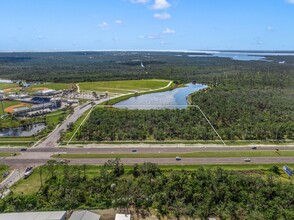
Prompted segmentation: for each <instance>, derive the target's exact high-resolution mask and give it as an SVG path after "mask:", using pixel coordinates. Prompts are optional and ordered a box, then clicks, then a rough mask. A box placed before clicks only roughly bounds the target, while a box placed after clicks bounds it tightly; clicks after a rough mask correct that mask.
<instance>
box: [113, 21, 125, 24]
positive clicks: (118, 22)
mask: <svg viewBox="0 0 294 220" xmlns="http://www.w3.org/2000/svg"><path fill="white" fill-rule="evenodd" d="M115 23H116V24H122V23H123V21H122V20H115Z"/></svg>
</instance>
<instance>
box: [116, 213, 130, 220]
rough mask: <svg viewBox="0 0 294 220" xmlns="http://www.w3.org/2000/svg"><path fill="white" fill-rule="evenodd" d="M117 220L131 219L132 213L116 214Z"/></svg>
mask: <svg viewBox="0 0 294 220" xmlns="http://www.w3.org/2000/svg"><path fill="white" fill-rule="evenodd" d="M115 220H131V215H130V214H116V215H115Z"/></svg>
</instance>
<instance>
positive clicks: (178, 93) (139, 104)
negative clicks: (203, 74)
mask: <svg viewBox="0 0 294 220" xmlns="http://www.w3.org/2000/svg"><path fill="white" fill-rule="evenodd" d="M205 88H207V86H206V85H202V84H192V83H190V84H187V85H186V87H181V88H176V89H174V90H170V91H166V92H158V93H151V94H146V95H140V96H136V97H132V98H129V99H127V100H125V101H121V102H119V103H117V104H115V105H114V107H116V108H120V109H146V110H147V109H184V108H187V107H188V103H187V97H188V96H189V95H190V94H191V93H194V92H197V91H199V90H201V89H205Z"/></svg>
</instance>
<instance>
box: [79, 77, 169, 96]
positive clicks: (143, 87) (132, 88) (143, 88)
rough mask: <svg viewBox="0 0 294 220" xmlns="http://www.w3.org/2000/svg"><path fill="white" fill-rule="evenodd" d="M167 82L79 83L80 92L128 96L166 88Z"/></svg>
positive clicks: (153, 80)
mask: <svg viewBox="0 0 294 220" xmlns="http://www.w3.org/2000/svg"><path fill="white" fill-rule="evenodd" d="M169 83H170V81H169V80H155V79H152V80H124V81H103V82H86V83H79V87H80V90H81V91H96V92H109V93H120V94H128V93H135V92H148V91H152V90H157V89H161V88H164V87H166V86H168V85H169Z"/></svg>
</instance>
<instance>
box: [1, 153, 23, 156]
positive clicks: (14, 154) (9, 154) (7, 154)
mask: <svg viewBox="0 0 294 220" xmlns="http://www.w3.org/2000/svg"><path fill="white" fill-rule="evenodd" d="M17 155H19V153H10V152H0V157H14V156H17Z"/></svg>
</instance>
